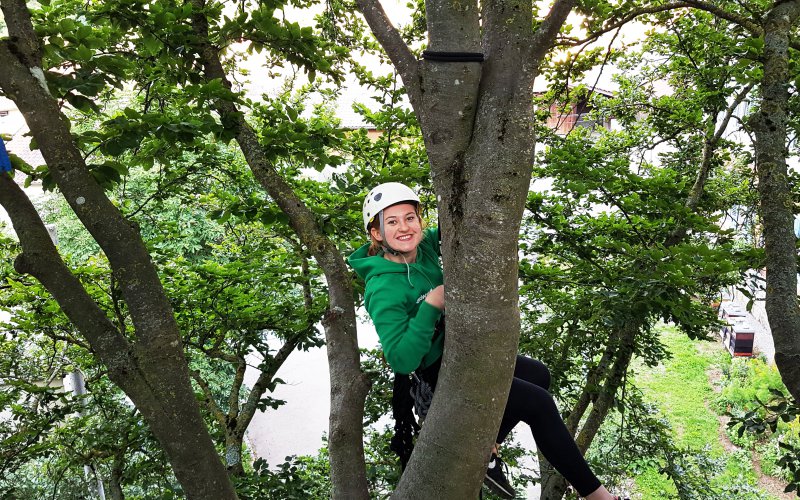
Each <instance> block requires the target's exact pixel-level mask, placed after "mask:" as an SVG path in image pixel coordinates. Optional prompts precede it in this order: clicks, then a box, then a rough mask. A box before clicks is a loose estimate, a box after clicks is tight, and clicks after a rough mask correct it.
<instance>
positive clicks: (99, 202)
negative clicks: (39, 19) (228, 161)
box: [0, 0, 236, 499]
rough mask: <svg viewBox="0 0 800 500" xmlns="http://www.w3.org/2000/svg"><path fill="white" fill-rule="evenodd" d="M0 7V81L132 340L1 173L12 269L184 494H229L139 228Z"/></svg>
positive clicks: (24, 28) (18, 18)
mask: <svg viewBox="0 0 800 500" xmlns="http://www.w3.org/2000/svg"><path fill="white" fill-rule="evenodd" d="M0 6H1V7H2V10H3V14H4V17H5V19H6V22H7V23H8V27H9V35H10V39H9V40H3V41H0V66H2V67H3V71H0V88H1V89H2V90H3V93H4V94H5V95H6V96H7V97H9V98H11V99H12V100H13V101H14V102H15V104H16V105H17V108H19V110H20V111H21V112H22V114H23V116H24V117H25V120H26V122H27V124H28V126H29V127H30V129H31V132H32V133H33V136H34V138H35V139H36V141H37V143H38V145H39V148H40V150H41V151H42V155H43V156H44V158H45V161H46V162H47V165H48V167H49V171H50V173H51V175H52V176H53V179H54V180H55V182H56V184H57V185H58V187H59V189H60V191H61V192H62V194H63V195H64V197H65V198H66V200H67V202H68V203H69V205H70V206H71V207H72V209H73V210H74V211H75V213H76V215H77V216H78V218H79V219H80V220H81V222H82V223H83V225H84V226H85V227H86V228H87V229H88V230H89V232H90V233H91V234H92V236H93V237H94V239H95V240H96V241H97V242H98V244H99V245H100V247H101V248H102V249H103V251H104V252H105V254H106V256H107V257H108V259H109V262H110V264H111V267H112V270H113V272H114V275H115V278H116V279H117V280H118V282H119V283H120V285H121V290H122V294H123V298H124V300H125V301H126V303H127V304H128V309H129V311H130V314H131V318H132V320H133V325H134V329H135V332H136V339H135V341H131V342H128V341H127V339H126V338H125V337H124V336H123V335H122V334H121V333H119V332H118V331H117V330H116V329H115V328H114V326H113V325H112V324H111V323H110V322H109V321H108V319H107V318H106V316H105V313H104V312H103V311H102V310H101V309H100V308H99V307H98V306H97V304H95V303H94V301H92V299H91V298H90V297H89V296H88V294H86V291H85V290H84V289H83V287H82V286H81V284H80V282H79V281H78V280H77V279H76V278H75V277H74V276H73V275H72V274H71V273H70V272H69V270H68V269H67V268H66V266H65V265H64V263H63V261H62V260H61V258H60V257H59V255H58V252H57V250H56V249H55V247H54V246H53V244H52V242H51V241H50V239H49V236H46V235H47V232H46V230H45V228H44V225H43V223H42V222H41V219H39V217H38V214H36V212H35V209H34V208H33V206H32V205H31V204H30V201H29V200H28V199H27V197H26V196H25V195H24V193H23V192H22V190H21V189H19V186H17V185H16V184H15V183H14V181H13V179H12V178H11V177H10V176H9V175H5V174H4V175H2V176H0V203H2V205H3V206H4V208H5V209H6V210H7V211H8V213H9V215H10V217H11V220H12V223H13V225H14V229H15V231H16V232H17V235H18V236H19V239H20V243H21V244H22V248H23V254H22V255H21V256H20V257H18V259H17V261H16V268H17V270H18V272H21V273H30V274H32V275H33V276H34V277H36V278H37V279H38V280H39V281H41V282H42V284H43V285H44V286H45V288H47V289H48V291H50V293H52V294H53V296H54V298H55V299H56V300H57V301H58V303H59V305H60V306H61V308H62V310H64V312H65V313H66V314H67V316H68V317H69V318H70V320H71V321H72V322H73V323H74V324H75V325H76V326H77V327H78V329H79V330H80V331H81V334H82V335H83V336H85V337H86V339H87V340H88V341H89V343H90V345H91V346H92V349H93V350H95V352H96V353H97V354H98V356H99V357H100V359H101V361H102V362H103V363H105V364H106V365H107V366H108V368H109V377H110V378H111V380H112V381H114V383H116V384H117V385H119V386H120V387H121V388H122V389H123V390H124V391H125V393H126V394H127V395H128V396H129V397H130V398H131V400H132V401H133V402H134V404H136V406H137V408H139V410H140V411H141V413H142V415H143V416H144V418H145V420H146V421H147V423H148V425H149V426H150V428H151V429H152V431H153V433H154V434H155V436H156V437H157V438H158V439H159V441H160V442H161V445H162V446H163V447H164V450H165V452H166V454H167V456H168V458H169V460H170V463H171V464H172V467H173V469H174V471H175V475H176V477H177V478H178V481H179V482H180V483H181V485H182V486H183V487H184V490H185V492H186V494H187V496H188V497H189V498H198V499H200V498H209V496H211V497H214V498H221V499H222V498H236V493H235V491H234V489H233V485H232V483H231V482H230V480H229V478H228V476H227V474H226V473H225V469H224V467H223V466H222V463H221V462H220V460H219V457H218V455H217V453H216V451H215V450H214V446H213V443H212V441H211V437H210V436H209V434H208V430H207V429H206V427H205V424H204V423H203V420H202V417H201V416H200V411H199V407H198V405H197V401H196V400H195V397H194V392H193V390H192V387H191V384H190V383H189V374H188V370H187V366H186V360H185V358H184V355H183V349H182V347H181V339H180V335H179V331H178V327H177V324H176V322H175V318H174V314H173V312H172V308H171V306H170V303H169V300H168V299H167V297H166V295H165V293H164V290H163V288H162V286H161V282H160V281H159V279H158V275H157V273H156V270H155V267H154V265H153V263H152V261H151V260H150V256H149V254H148V252H147V250H146V248H145V245H144V242H143V241H142V239H141V236H140V235H139V232H138V229H137V228H136V227H135V226H134V225H133V224H132V223H130V222H129V221H128V220H126V219H125V218H124V217H123V216H122V214H121V213H120V212H119V211H118V210H117V208H116V207H115V206H114V205H113V204H112V203H111V202H110V201H109V199H108V198H107V197H106V196H105V193H104V192H103V190H102V188H101V187H100V186H99V185H98V184H97V183H96V182H95V181H94V179H93V178H92V176H91V174H90V173H89V171H88V168H87V167H86V164H85V162H84V160H83V157H82V155H81V153H80V151H79V150H78V149H77V147H76V146H75V144H74V142H73V140H72V136H71V134H70V131H69V121H68V120H67V119H66V118H65V117H64V116H63V115H62V114H61V113H60V110H59V108H58V103H57V102H56V101H55V99H54V98H53V97H52V96H51V95H50V93H49V90H48V88H47V84H46V82H45V80H44V74H43V72H42V68H41V59H40V55H39V52H40V51H39V49H38V47H39V44H38V39H37V38H36V35H35V32H34V30H33V26H32V24H31V21H30V15H29V13H28V11H27V7H26V6H25V3H24V1H22V0H2V2H1V3H0ZM34 42H35V43H34Z"/></svg>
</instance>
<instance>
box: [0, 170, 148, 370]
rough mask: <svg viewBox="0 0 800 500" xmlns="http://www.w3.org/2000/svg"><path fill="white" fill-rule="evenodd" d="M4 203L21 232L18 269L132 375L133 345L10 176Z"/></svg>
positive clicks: (5, 178)
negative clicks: (69, 263) (78, 275)
mask: <svg viewBox="0 0 800 500" xmlns="http://www.w3.org/2000/svg"><path fill="white" fill-rule="evenodd" d="M0 204H1V205H2V206H3V208H5V210H6V212H8V215H9V217H10V218H11V223H12V224H13V226H14V231H15V232H16V233H17V237H18V238H19V241H20V245H21V246H22V252H23V253H22V254H21V255H20V256H18V257H17V259H16V261H15V262H14V267H15V268H16V270H17V272H19V273H22V274H30V275H32V276H33V277H35V278H36V279H37V280H39V281H40V282H41V283H42V285H44V287H45V288H46V289H47V290H48V291H49V292H50V293H51V294H53V297H54V298H55V299H56V301H58V303H59V305H60V306H61V309H62V310H63V311H64V314H66V315H67V317H68V318H69V319H70V321H72V323H73V324H74V325H75V326H77V327H78V329H79V330H80V331H81V333H82V334H83V335H84V336H85V337H86V338H87V339H88V340H89V342H90V344H91V345H92V347H93V348H94V349H95V350H97V351H98V353H99V354H100V355H101V357H102V358H103V360H104V361H105V362H106V364H107V366H108V368H109V370H111V371H113V372H115V373H130V371H131V370H132V368H133V366H134V365H133V363H132V361H131V359H130V357H129V356H130V345H129V344H128V341H127V340H126V339H125V338H124V337H123V336H122V335H121V334H120V333H119V331H117V329H116V328H115V327H114V325H113V324H112V323H111V322H110V321H109V320H108V317H107V316H106V314H105V313H104V312H103V310H102V309H100V307H99V306H98V305H97V303H96V302H95V301H94V300H92V298H91V297H90V296H89V294H87V293H86V290H85V289H84V288H83V285H81V283H80V281H79V280H78V278H76V277H75V275H73V274H72V273H71V272H70V270H69V269H68V268H67V266H66V264H64V261H63V260H61V257H60V256H59V254H58V250H56V247H55V245H54V244H53V241H52V240H51V239H50V234H49V233H48V232H47V228H46V227H45V225H44V222H42V220H41V218H39V214H38V213H37V212H36V209H35V208H34V206H33V204H32V203H31V201H30V200H29V199H28V197H27V196H26V195H25V193H24V192H23V191H22V189H21V188H20V187H19V186H18V185H17V184H16V183H15V182H14V179H13V178H12V177H11V176H10V175H9V174H5V173H4V174H0Z"/></svg>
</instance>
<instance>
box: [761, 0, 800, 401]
mask: <svg viewBox="0 0 800 500" xmlns="http://www.w3.org/2000/svg"><path fill="white" fill-rule="evenodd" d="M798 16H800V1H797V0H794V1H784V2H778V3H777V5H776V6H775V7H774V8H773V9H772V10H770V12H769V13H768V14H767V16H766V20H765V23H764V77H763V79H762V82H761V98H762V100H761V109H759V111H758V112H757V113H756V114H755V115H754V116H753V118H752V121H751V124H752V126H753V129H754V131H755V136H756V143H755V152H756V171H757V172H758V192H759V195H760V198H761V207H760V208H761V220H762V222H763V225H764V250H765V253H766V268H767V291H766V309H767V317H768V318H769V324H770V328H771V330H772V338H773V340H774V341H775V364H776V365H777V366H778V369H779V370H780V372H781V378H783V382H784V383H785V384H786V387H787V388H788V389H789V392H791V394H792V396H793V397H794V398H795V399H796V400H800V309H798V303H797V247H796V240H797V239H796V238H795V235H794V215H793V213H792V212H793V204H794V203H793V201H792V193H791V187H790V185H789V178H788V175H787V167H786V157H787V155H788V151H787V146H786V139H787V124H788V119H787V108H788V100H789V89H788V87H789V71H788V69H789V51H788V45H789V34H790V32H791V30H792V28H793V27H794V24H795V22H796V21H797V18H798Z"/></svg>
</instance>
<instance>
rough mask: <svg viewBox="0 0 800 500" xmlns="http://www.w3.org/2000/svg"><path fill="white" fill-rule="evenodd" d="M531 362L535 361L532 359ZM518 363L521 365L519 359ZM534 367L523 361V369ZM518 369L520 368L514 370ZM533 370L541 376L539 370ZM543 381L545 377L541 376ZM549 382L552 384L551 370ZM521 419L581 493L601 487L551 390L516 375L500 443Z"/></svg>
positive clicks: (563, 474) (542, 448)
mask: <svg viewBox="0 0 800 500" xmlns="http://www.w3.org/2000/svg"><path fill="white" fill-rule="evenodd" d="M525 359H529V358H525ZM529 361H534V360H530V359H529ZM537 363H538V362H537ZM539 364H541V363H539ZM517 366H518V367H519V366H520V361H519V359H518V360H517ZM534 366H536V365H535V363H534V364H530V363H528V362H525V361H523V363H522V367H523V371H525V369H526V368H531V367H534ZM542 366H544V365H542ZM545 370H546V368H545ZM516 371H517V369H515V372H516ZM533 373H535V374H538V376H541V372H540V371H538V369H537V371H535V372H533ZM526 374H527V375H529V374H530V373H526ZM540 380H542V379H541V378H540ZM547 385H549V373H548V377H547ZM519 422H525V423H526V424H528V425H529V426H530V428H531V432H532V433H533V439H534V440H535V441H536V446H538V447H539V451H540V452H541V453H542V455H544V456H545V458H547V461H548V462H550V463H551V464H552V465H553V467H555V469H556V470H557V471H558V472H559V473H561V475H562V476H564V478H565V479H566V480H567V481H569V483H570V484H571V485H572V486H574V487H575V489H577V490H578V493H580V494H581V496H587V495H589V494H591V493H593V492H595V490H597V489H598V488H600V486H601V484H600V480H599V479H597V476H595V475H594V473H592V471H591V469H589V465H588V464H587V463H586V460H584V458H583V455H581V452H580V450H578V446H577V445H576V444H575V441H574V439H573V438H572V435H571V434H570V433H569V431H567V427H566V425H564V421H563V420H562V419H561V414H559V412H558V408H557V407H556V404H555V401H553V397H552V396H550V393H549V392H547V391H546V390H545V389H544V388H543V387H540V386H539V385H536V384H533V383H531V382H527V381H525V380H523V379H522V378H517V377H514V380H513V381H512V382H511V391H510V392H509V395H508V403H507V404H506V409H505V412H504V413H503V420H502V422H501V424H500V432H499V433H498V436H497V442H498V443H501V442H503V440H504V439H505V438H506V436H508V433H509V432H511V429H513V428H514V426H515V425H517V423H519Z"/></svg>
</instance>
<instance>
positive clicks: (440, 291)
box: [425, 285, 444, 311]
mask: <svg viewBox="0 0 800 500" xmlns="http://www.w3.org/2000/svg"><path fill="white" fill-rule="evenodd" d="M425 302H427V303H428V304H430V305H432V306H433V307H435V308H436V309H439V310H440V311H442V310H444V285H439V286H437V287H436V288H434V289H433V290H431V291H430V292H428V295H427V296H426V297H425Z"/></svg>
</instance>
